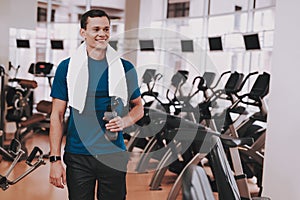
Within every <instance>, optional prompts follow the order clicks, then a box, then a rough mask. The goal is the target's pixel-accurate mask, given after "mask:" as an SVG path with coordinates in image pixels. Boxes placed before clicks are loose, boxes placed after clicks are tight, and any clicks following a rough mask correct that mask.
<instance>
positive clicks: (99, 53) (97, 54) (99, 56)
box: [87, 49, 106, 60]
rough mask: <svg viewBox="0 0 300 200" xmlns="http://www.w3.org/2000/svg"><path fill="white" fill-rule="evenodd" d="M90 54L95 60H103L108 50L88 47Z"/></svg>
mask: <svg viewBox="0 0 300 200" xmlns="http://www.w3.org/2000/svg"><path fill="white" fill-rule="evenodd" d="M87 52H88V56H89V57H91V58H93V59H94V60H103V59H104V58H105V54H106V50H105V49H93V50H89V49H87Z"/></svg>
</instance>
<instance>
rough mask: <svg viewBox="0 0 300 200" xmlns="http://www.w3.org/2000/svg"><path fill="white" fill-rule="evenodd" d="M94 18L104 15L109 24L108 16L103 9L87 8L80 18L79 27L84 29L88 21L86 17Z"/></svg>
mask: <svg viewBox="0 0 300 200" xmlns="http://www.w3.org/2000/svg"><path fill="white" fill-rule="evenodd" d="M89 17H90V18H94V17H106V18H107V19H108V22H109V24H110V18H109V16H108V15H107V13H106V12H104V11H103V10H89V11H87V12H85V13H84V14H83V15H82V16H81V19H80V28H82V29H86V25H87V23H88V18H89Z"/></svg>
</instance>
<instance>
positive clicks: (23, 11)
mask: <svg viewBox="0 0 300 200" xmlns="http://www.w3.org/2000/svg"><path fill="white" fill-rule="evenodd" d="M36 8H37V1H36V0H26V1H23V0H1V1H0V24H1V28H0V38H1V40H0V52H1V53H0V64H3V65H5V66H7V65H8V60H9V59H8V57H9V48H8V47H9V28H10V27H12V28H24V29H31V30H35V27H36V16H37V9H36Z"/></svg>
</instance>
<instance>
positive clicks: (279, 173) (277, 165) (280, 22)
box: [263, 0, 300, 200]
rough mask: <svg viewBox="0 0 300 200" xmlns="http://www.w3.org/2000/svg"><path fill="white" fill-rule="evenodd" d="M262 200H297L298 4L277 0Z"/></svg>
mask: <svg viewBox="0 0 300 200" xmlns="http://www.w3.org/2000/svg"><path fill="white" fill-rule="evenodd" d="M276 4H277V5H276V12H275V14H276V16H275V18H276V24H275V34H274V35H275V38H274V51H273V60H272V63H273V65H272V75H271V90H270V101H269V116H268V132H267V140H266V152H265V164H264V184H263V185H264V191H263V193H264V196H269V197H271V199H272V200H282V199H300V189H299V185H300V173H299V169H300V156H299V152H300V150H299V148H300V145H299V143H300V126H299V122H300V118H299V113H300V106H299V105H300V93H299V74H300V67H299V66H300V59H299V55H300V51H299V44H300V37H299V35H300V27H299V26H298V25H297V24H298V19H299V18H300V12H299V7H300V2H299V1H298V0H290V1H288V2H286V1H284V0H277V2H276Z"/></svg>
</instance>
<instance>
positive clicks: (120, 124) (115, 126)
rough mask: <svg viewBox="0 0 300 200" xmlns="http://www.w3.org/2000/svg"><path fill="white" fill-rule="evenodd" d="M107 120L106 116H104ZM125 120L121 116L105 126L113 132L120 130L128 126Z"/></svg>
mask: <svg viewBox="0 0 300 200" xmlns="http://www.w3.org/2000/svg"><path fill="white" fill-rule="evenodd" d="M103 120H105V118H103ZM125 123H126V122H125V120H124V119H123V118H121V117H119V116H117V117H115V118H113V119H111V120H109V122H108V123H107V124H105V127H106V129H107V130H110V131H111V132H119V131H122V130H123V129H124V128H126V124H125Z"/></svg>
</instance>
